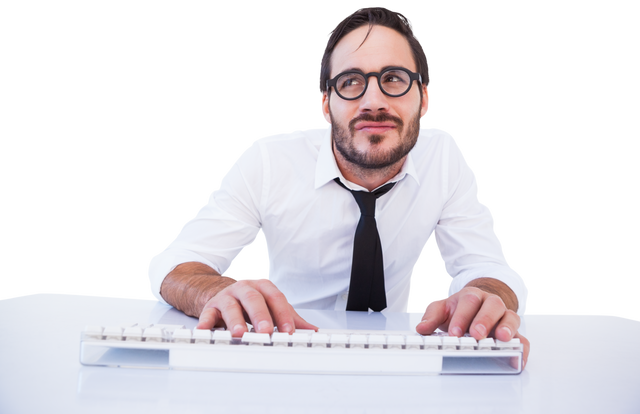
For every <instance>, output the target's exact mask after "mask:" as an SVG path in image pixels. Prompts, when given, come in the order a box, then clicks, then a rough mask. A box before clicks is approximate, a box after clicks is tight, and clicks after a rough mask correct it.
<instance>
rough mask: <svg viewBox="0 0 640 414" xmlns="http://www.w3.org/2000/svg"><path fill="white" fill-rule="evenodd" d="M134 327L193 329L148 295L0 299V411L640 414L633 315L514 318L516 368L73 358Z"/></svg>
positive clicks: (338, 321)
mask: <svg viewBox="0 0 640 414" xmlns="http://www.w3.org/2000/svg"><path fill="white" fill-rule="evenodd" d="M300 313H301V314H302V315H303V317H305V318H307V320H308V321H309V322H311V323H314V324H315V325H317V326H320V327H323V328H351V329H364V328H369V329H387V330H406V329H412V328H413V327H415V325H416V323H417V322H418V321H419V318H420V316H421V315H419V314H399V313H395V314H394V313H389V314H386V315H382V314H369V315H367V314H363V313H360V312H334V311H310V310H301V311H300ZM134 322H139V323H168V324H176V323H179V324H184V325H187V326H188V327H194V326H195V324H196V322H197V321H196V319H194V318H189V317H186V316H184V315H183V314H181V313H180V312H178V311H176V310H175V309H172V308H170V307H167V306H164V305H162V304H160V303H157V302H154V301H141V300H129V299H111V298H97V297H85V296H66V295H34V296H26V297H21V298H15V299H8V300H4V301H0V350H1V352H0V412H1V413H36V412H47V413H53V412H60V413H76V412H77V413H87V412H91V413H94V412H105V413H107V412H108V413H114V412H117V413H119V414H122V413H137V414H139V413H147V412H154V413H181V414H182V413H199V412H207V413H218V412H220V413H222V412H234V413H236V414H241V413H251V414H256V413H303V412H312V413H315V412H318V413H324V412H332V413H341V412H345V413H352V412H357V413H360V412H362V413H365V412H366V413H391V412H393V413H412V412H420V413H425V412H437V413H449V412H451V413H475V412H478V413H487V412H491V413H518V412H523V413H556V412H557V413H569V412H580V413H604V412H611V413H639V412H640V392H638V391H639V390H640V355H639V352H640V322H636V321H632V320H628V319H622V318H616V317H606V316H525V317H524V324H523V333H524V334H525V335H526V336H527V337H528V338H529V340H530V341H531V344H532V348H531V349H532V350H531V355H530V357H529V363H528V365H527V368H526V369H525V371H524V372H523V373H522V374H521V375H508V376H507V375H496V376H491V375H484V376H482V375H478V376H474V375H464V376H427V377H413V376H406V377H395V376H394V377H378V376H375V377H373V376H371V377H369V376H333V375H320V376H314V375H283V374H240V373H220V372H193V371H161V370H158V371H155V370H137V369H118V368H102V367H84V366H81V365H80V363H79V362H78V355H79V354H78V351H79V340H80V332H81V331H82V329H83V328H84V326H85V325H89V324H99V325H103V326H104V325H125V324H127V323H134ZM587 336H591V337H593V338H594V340H593V341H586V340H584V338H586V337H587ZM152 410H153V411H152Z"/></svg>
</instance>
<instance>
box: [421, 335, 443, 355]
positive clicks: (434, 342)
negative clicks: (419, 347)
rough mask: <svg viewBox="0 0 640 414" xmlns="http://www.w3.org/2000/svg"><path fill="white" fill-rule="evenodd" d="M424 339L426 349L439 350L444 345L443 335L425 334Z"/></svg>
mask: <svg viewBox="0 0 640 414" xmlns="http://www.w3.org/2000/svg"><path fill="white" fill-rule="evenodd" d="M423 340H424V349H426V350H432V351H435V350H438V349H440V348H441V347H442V337H440V336H431V335H429V336H425V337H424V338H423Z"/></svg>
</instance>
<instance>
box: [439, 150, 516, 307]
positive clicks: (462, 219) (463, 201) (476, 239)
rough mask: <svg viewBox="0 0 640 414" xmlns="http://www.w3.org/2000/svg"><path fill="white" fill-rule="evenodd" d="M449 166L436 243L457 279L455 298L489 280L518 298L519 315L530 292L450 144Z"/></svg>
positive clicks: (472, 179) (452, 290) (467, 170)
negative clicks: (511, 263)
mask: <svg viewBox="0 0 640 414" xmlns="http://www.w3.org/2000/svg"><path fill="white" fill-rule="evenodd" d="M450 143H451V145H450V147H449V151H448V152H449V154H448V156H449V159H448V161H449V162H448V163H445V164H444V165H445V166H446V167H445V168H446V169H447V171H444V173H445V174H444V177H445V182H446V185H445V191H447V192H448V194H447V198H446V202H445V204H444V208H443V211H442V215H441V216H440V220H439V221H438V224H437V225H436V228H435V236H436V242H437V243H438V248H439V249H440V253H441V255H442V258H443V259H444V261H445V264H446V269H447V272H448V273H449V274H450V275H451V276H452V277H453V281H452V282H451V286H450V288H449V295H452V294H454V293H456V292H458V291H460V290H461V289H462V288H464V287H465V286H466V285H467V283H469V282H470V281H471V280H474V279H478V278H481V277H489V278H493V279H498V280H500V281H502V282H504V283H505V284H506V285H507V286H509V287H510V288H511V290H513V292H514V293H515V294H516V296H517V298H518V314H519V315H523V314H524V311H525V308H526V300H527V288H526V286H525V284H524V281H523V280H522V278H521V277H520V276H519V275H518V274H517V273H516V272H515V271H513V270H512V269H511V268H510V267H509V265H508V264H507V262H506V260H505V258H504V255H503V253H502V247H501V246H500V242H499V241H498V238H497V237H496V235H495V233H494V231H493V219H492V217H491V213H490V212H489V210H488V209H487V208H486V207H485V206H483V205H482V204H480V202H479V201H478V197H477V185H476V180H475V177H474V175H473V173H472V172H471V169H470V168H469V166H468V165H467V164H466V162H465V161H464V158H463V157H462V154H461V153H460V150H459V149H458V148H457V146H456V145H455V144H454V143H453V141H450Z"/></svg>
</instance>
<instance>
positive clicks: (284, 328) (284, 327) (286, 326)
mask: <svg viewBox="0 0 640 414" xmlns="http://www.w3.org/2000/svg"><path fill="white" fill-rule="evenodd" d="M282 332H286V333H289V332H291V324H288V323H285V324H283V325H282Z"/></svg>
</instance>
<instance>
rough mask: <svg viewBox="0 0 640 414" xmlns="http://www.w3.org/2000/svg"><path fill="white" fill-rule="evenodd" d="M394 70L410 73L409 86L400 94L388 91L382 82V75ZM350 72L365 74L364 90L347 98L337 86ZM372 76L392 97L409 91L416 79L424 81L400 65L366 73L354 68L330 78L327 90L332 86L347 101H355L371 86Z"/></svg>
mask: <svg viewBox="0 0 640 414" xmlns="http://www.w3.org/2000/svg"><path fill="white" fill-rule="evenodd" d="M394 70H400V71H402V72H405V73H406V74H407V75H409V80H410V83H409V87H408V88H407V90H406V91H404V92H402V93H401V94H399V95H392V94H390V93H388V92H387V91H385V90H384V88H383V87H382V83H381V81H380V78H381V77H382V75H384V74H385V73H387V72H390V71H394ZM350 73H356V74H359V75H362V76H364V89H363V90H362V92H361V93H360V95H358V96H356V97H355V98H345V97H344V96H342V94H341V93H340V92H338V88H336V83H337V82H338V79H339V78H340V77H341V76H344V75H348V74H350ZM371 76H375V77H376V78H377V79H378V87H379V88H380V90H381V91H382V93H384V94H385V95H387V96H390V97H392V98H399V97H401V96H403V95H406V94H407V93H409V91H410V90H411V87H412V86H413V81H414V80H417V81H418V82H420V83H422V76H421V75H420V74H419V73H415V72H411V71H410V70H409V69H407V68H403V67H400V66H391V67H389V68H386V69H385V70H383V71H382V72H369V73H364V72H363V71H361V70H357V69H354V70H348V71H346V72H342V73H338V74H337V75H336V76H335V77H334V78H333V79H328V80H327V91H328V90H329V89H330V88H331V87H333V90H334V91H336V93H337V94H338V96H339V97H341V98H342V99H344V100H345V101H355V100H356V99H360V98H361V97H362V95H364V94H365V93H366V92H367V88H368V87H369V78H370V77H371Z"/></svg>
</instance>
